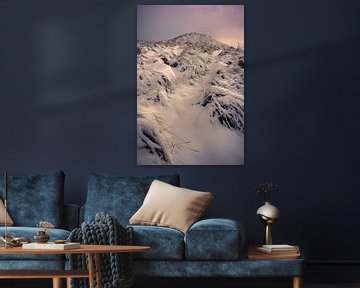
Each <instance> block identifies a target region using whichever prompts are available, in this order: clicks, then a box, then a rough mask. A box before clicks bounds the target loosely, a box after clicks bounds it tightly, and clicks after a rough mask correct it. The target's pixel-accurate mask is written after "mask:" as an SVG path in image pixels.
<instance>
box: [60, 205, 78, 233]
mask: <svg viewBox="0 0 360 288" xmlns="http://www.w3.org/2000/svg"><path fill="white" fill-rule="evenodd" d="M63 209H64V214H63V228H64V229H66V230H69V231H71V230H73V229H75V228H77V227H79V206H78V205H75V204H64V208H63Z"/></svg>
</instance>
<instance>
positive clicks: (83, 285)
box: [67, 212, 134, 288]
mask: <svg viewBox="0 0 360 288" xmlns="http://www.w3.org/2000/svg"><path fill="white" fill-rule="evenodd" d="M133 234H134V233H133V229H132V227H127V228H125V227H122V226H121V225H120V224H119V223H118V222H117V220H116V218H114V217H113V216H111V215H109V214H107V213H104V212H100V213H97V214H96V215H95V221H94V222H91V223H86V222H84V223H82V224H81V227H80V228H76V229H74V230H73V231H71V233H70V236H69V241H70V242H80V243H81V244H87V245H89V244H96V245H133V243H134V241H133ZM67 257H68V259H69V260H70V261H69V262H70V269H75V270H86V269H87V263H88V259H87V256H86V255H84V254H70V255H68V256H67ZM93 277H95V275H94V276H93ZM101 280H102V281H101V282H102V287H103V288H129V287H132V286H133V285H134V274H133V255H132V253H109V254H101ZM88 282H89V281H88V279H72V281H71V287H72V288H88V287H89V283H88ZM95 283H96V282H95Z"/></svg>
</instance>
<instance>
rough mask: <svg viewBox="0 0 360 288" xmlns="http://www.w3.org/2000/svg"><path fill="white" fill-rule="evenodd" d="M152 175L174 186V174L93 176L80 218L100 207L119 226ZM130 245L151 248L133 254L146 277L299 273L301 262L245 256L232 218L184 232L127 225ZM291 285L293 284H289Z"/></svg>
mask: <svg viewBox="0 0 360 288" xmlns="http://www.w3.org/2000/svg"><path fill="white" fill-rule="evenodd" d="M154 179H158V180H160V181H163V182H167V183H169V184H172V185H175V186H179V185H180V177H179V175H162V176H157V177H156V176H154V177H148V176H146V177H121V176H106V175H99V174H92V175H90V176H89V182H88V194H87V198H86V202H85V205H84V206H82V207H81V210H80V221H86V222H91V221H92V220H93V217H94V215H95V214H96V213H98V212H101V211H104V212H107V213H109V214H111V215H113V216H115V217H116V218H117V220H118V221H119V222H120V224H122V225H123V226H129V219H130V218H131V216H132V215H133V214H134V213H135V212H136V211H137V210H138V209H139V207H140V206H141V205H142V202H143V200H144V197H145V195H146V193H147V191H148V189H149V187H150V184H151V183H152V181H153V180H154ZM132 227H133V229H134V234H135V244H137V245H148V246H150V247H151V250H150V251H148V252H145V253H135V275H137V276H150V277H298V276H301V275H302V269H303V260H302V259H291V260H276V261H272V260H257V261H253V260H247V259H246V249H245V245H244V244H245V239H246V238H245V229H244V227H243V225H242V224H241V223H240V222H238V221H236V220H232V219H219V218H218V219H205V220H200V221H198V222H196V223H194V224H193V225H192V226H191V227H190V228H189V230H188V231H187V232H186V233H185V234H184V233H182V232H180V231H178V230H176V229H172V228H166V227H158V226H135V225H133V226H132ZM294 287H295V286H294Z"/></svg>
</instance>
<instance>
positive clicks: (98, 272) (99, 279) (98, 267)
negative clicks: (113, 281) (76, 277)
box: [95, 253, 102, 288]
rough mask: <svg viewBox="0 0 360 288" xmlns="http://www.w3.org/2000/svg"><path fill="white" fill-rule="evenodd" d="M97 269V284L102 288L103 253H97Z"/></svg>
mask: <svg viewBox="0 0 360 288" xmlns="http://www.w3.org/2000/svg"><path fill="white" fill-rule="evenodd" d="M95 271H96V285H97V288H102V284H101V255H100V254H99V253H97V254H95Z"/></svg>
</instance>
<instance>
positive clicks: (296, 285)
mask: <svg viewBox="0 0 360 288" xmlns="http://www.w3.org/2000/svg"><path fill="white" fill-rule="evenodd" d="M301 280H302V279H301V277H299V276H297V277H294V278H293V288H301Z"/></svg>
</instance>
